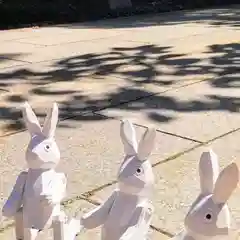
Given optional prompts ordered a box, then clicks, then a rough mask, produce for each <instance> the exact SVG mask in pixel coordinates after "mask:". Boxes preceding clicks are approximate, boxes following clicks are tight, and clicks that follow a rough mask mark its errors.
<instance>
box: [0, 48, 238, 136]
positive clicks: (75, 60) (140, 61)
mask: <svg viewBox="0 0 240 240" xmlns="http://www.w3.org/2000/svg"><path fill="white" fill-rule="evenodd" d="M239 48H240V44H239V43H233V44H225V45H211V46H209V47H208V51H207V52H205V54H207V56H208V57H207V58H206V57H204V58H193V57H190V56H188V55H186V54H184V53H182V54H175V53H174V51H173V49H172V48H171V46H157V45H153V44H149V45H140V46H137V47H124V48H122V47H121V48H120V47H119V48H112V49H110V50H109V51H108V52H105V53H98V54H97V53H93V54H85V55H79V56H75V57H71V58H65V59H61V60H57V61H55V62H54V63H53V70H51V69H50V70H48V71H41V72H37V71H33V70H32V69H31V65H30V66H29V67H28V68H26V67H25V68H21V67H19V68H18V69H17V70H16V71H10V70H9V71H4V72H3V73H0V86H4V89H5V90H6V91H7V90H8V91H9V93H7V92H5V93H2V96H1V102H2V103H1V106H0V123H1V124H4V128H5V129H4V131H3V132H4V133H6V132H12V131H16V130H21V129H22V128H23V126H24V125H23V123H22V118H21V114H20V112H19V104H20V103H21V102H23V101H25V100H29V101H30V102H32V103H33V107H34V108H35V110H36V112H37V115H38V116H39V117H40V119H42V117H43V116H45V109H44V107H42V105H41V106H40V105H38V104H35V103H38V102H44V103H49V102H51V101H58V102H59V105H60V117H61V119H66V118H70V117H74V116H75V117H74V118H73V120H76V121H91V120H92V121H98V120H105V119H107V118H102V117H99V116H95V115H91V114H87V115H84V113H86V112H92V111H99V110H102V109H105V108H109V107H111V108H114V109H117V110H119V111H123V110H131V111H141V110H146V109H149V110H151V109H157V110H158V113H149V114H148V116H147V117H149V118H151V119H152V120H154V121H156V122H161V123H163V122H165V123H167V122H169V121H173V120H174V119H177V118H178V114H177V113H178V112H189V113H191V112H200V111H229V112H238V109H239V107H240V97H237V96H231V95H230V94H229V95H218V94H217V93H216V94H212V95H206V96H205V99H201V100H199V99H194V98H193V99H188V100H187V101H182V100H181V99H177V98H176V97H175V96H165V95H164V93H163V92H164V91H166V90H169V88H170V87H174V86H176V85H177V84H180V83H184V84H187V83H188V81H193V80H194V79H193V78H195V79H199V78H202V77H203V76H206V77H209V76H211V77H213V78H212V79H209V80H208V83H209V86H211V87H213V88H216V89H217V88H222V89H224V88H239V87H240V84H239V78H237V74H238V72H239V71H238V69H239ZM208 54H209V55H208ZM188 78H189V79H188ZM22 83H23V84H25V85H27V86H28V88H27V90H26V91H17V93H15V92H14V89H15V88H17V87H18V86H19V85H21V84H22ZM61 84H62V85H61ZM159 92H162V93H163V94H158V95H156V94H157V93H159ZM149 96H151V98H149ZM36 99H40V100H36ZM133 101H134V104H131V103H130V102H133ZM127 103H128V104H127ZM34 105H35V106H34ZM45 107H48V106H45ZM162 110H163V111H164V110H171V111H173V112H174V114H171V116H169V115H166V114H164V113H163V112H161V111H162ZM60 127H70V126H66V125H64V124H61V125H60Z"/></svg>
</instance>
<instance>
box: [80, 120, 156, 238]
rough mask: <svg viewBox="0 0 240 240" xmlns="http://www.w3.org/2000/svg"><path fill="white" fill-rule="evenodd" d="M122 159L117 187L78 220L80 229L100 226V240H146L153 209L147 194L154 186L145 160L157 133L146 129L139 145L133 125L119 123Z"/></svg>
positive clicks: (148, 164) (148, 162)
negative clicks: (122, 151)
mask: <svg viewBox="0 0 240 240" xmlns="http://www.w3.org/2000/svg"><path fill="white" fill-rule="evenodd" d="M120 132H121V138H122V142H123V145H124V149H125V154H126V156H125V159H124V161H123V163H122V165H121V167H120V169H119V173H118V187H117V189H115V190H114V191H113V193H112V195H111V196H110V197H109V198H108V199H107V200H106V201H105V202H104V203H103V204H102V205H101V206H99V207H97V208H95V209H93V210H92V211H90V212H89V213H87V214H85V215H83V216H82V218H81V225H82V228H86V229H92V228H95V227H98V226H100V225H102V232H101V239H102V240H136V239H137V240H145V239H146V235H147V232H148V229H149V226H150V221H151V217H152V213H153V206H152V204H151V203H150V202H149V193H150V190H151V188H152V187H153V184H154V175H153V171H152V166H151V163H150V161H149V160H148V157H149V155H150V153H151V151H152V149H153V146H154V142H155V136H156V131H155V129H147V130H146V132H145V134H144V135H143V137H142V139H141V141H140V143H139V145H138V144H137V140H136V134H135V129H134V126H133V124H132V123H131V122H130V121H128V120H125V121H122V122H121V131H120Z"/></svg>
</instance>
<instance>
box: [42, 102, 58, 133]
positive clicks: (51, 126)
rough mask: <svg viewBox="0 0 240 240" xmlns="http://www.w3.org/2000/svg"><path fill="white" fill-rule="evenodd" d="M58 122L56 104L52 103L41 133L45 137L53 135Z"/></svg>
mask: <svg viewBox="0 0 240 240" xmlns="http://www.w3.org/2000/svg"><path fill="white" fill-rule="evenodd" d="M57 123H58V105H57V104H56V103H53V107H52V108H51V109H50V110H49V111H48V114H47V116H46V119H45V122H44V125H43V130H42V133H43V135H44V136H45V137H54V135H55V130H56V127H57Z"/></svg>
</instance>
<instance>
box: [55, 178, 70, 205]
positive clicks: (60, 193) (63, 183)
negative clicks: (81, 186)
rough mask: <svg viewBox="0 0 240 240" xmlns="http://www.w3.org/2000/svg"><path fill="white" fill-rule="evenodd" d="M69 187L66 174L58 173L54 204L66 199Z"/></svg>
mask: <svg viewBox="0 0 240 240" xmlns="http://www.w3.org/2000/svg"><path fill="white" fill-rule="evenodd" d="M66 187H67V179H66V176H65V174H64V173H58V174H57V176H56V180H55V184H54V188H53V190H54V191H53V196H52V198H53V202H54V203H60V202H61V201H62V199H63V198H64V197H65V194H66Z"/></svg>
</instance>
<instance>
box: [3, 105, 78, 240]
mask: <svg viewBox="0 0 240 240" xmlns="http://www.w3.org/2000/svg"><path fill="white" fill-rule="evenodd" d="M22 113H23V118H24V121H25V123H26V126H27V129H28V131H29V133H30V136H31V140H30V143H29V145H28V147H27V150H26V162H27V164H28V170H27V171H23V172H21V173H20V174H19V176H18V178H17V181H16V184H15V186H14V187H13V190H12V192H11V194H10V196H9V198H8V199H7V201H6V203H5V204H4V206H3V209H2V215H3V216H5V217H13V218H15V225H16V227H15V229H16V238H17V240H23V239H24V240H34V239H36V237H37V235H38V233H39V232H40V231H41V230H43V229H45V228H48V227H50V226H52V227H53V228H54V238H55V239H57V240H63V239H66V240H73V239H74V238H75V235H76V234H77V231H78V229H77V224H78V228H79V222H77V220H75V219H72V220H71V221H69V222H66V221H67V220H66V217H65V214H64V212H62V211H61V210H60V202H61V200H62V199H63V197H64V196H65V191H66V182H67V181H66V177H65V175H64V173H57V172H56V171H55V167H56V166H57V164H58V162H59V160H60V151H59V148H58V146H57V143H56V142H55V139H54V135H55V130H56V126H57V122H58V106H57V104H56V103H54V104H53V107H52V109H51V110H50V111H49V112H48V114H47V117H46V119H45V122H44V125H43V127H41V126H40V124H39V122H38V119H37V117H36V115H35V113H34V112H33V110H32V108H31V106H30V105H29V104H28V103H27V102H26V103H25V104H24V106H23V110H22ZM74 227H76V228H74Z"/></svg>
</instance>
